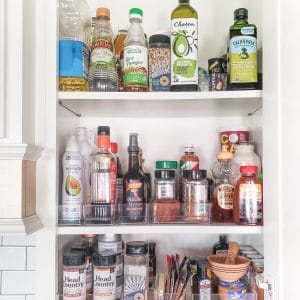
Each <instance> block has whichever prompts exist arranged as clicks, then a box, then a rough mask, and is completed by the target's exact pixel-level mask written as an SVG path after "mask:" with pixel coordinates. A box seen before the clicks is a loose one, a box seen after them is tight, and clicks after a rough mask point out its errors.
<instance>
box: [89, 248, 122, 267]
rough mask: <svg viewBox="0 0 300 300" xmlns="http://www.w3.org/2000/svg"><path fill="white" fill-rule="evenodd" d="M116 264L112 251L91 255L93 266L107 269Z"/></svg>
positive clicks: (115, 255)
mask: <svg viewBox="0 0 300 300" xmlns="http://www.w3.org/2000/svg"><path fill="white" fill-rule="evenodd" d="M116 262H117V254H116V253H113V252H112V251H103V252H100V253H95V254H94V255H93V264H95V265H96V266H106V267H109V266H111V265H114V264H115V263H116Z"/></svg>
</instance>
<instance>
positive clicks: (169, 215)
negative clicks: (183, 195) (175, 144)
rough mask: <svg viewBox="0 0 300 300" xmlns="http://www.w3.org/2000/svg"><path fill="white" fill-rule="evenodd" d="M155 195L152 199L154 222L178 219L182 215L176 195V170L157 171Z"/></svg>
mask: <svg viewBox="0 0 300 300" xmlns="http://www.w3.org/2000/svg"><path fill="white" fill-rule="evenodd" d="M154 195H155V196H154V199H153V201H152V219H153V222H154V223H156V222H157V223H161V222H175V221H177V219H178V217H179V216H180V202H179V200H178V199H177V197H176V171H174V170H156V171H155V180H154Z"/></svg>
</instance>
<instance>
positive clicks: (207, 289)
mask: <svg viewBox="0 0 300 300" xmlns="http://www.w3.org/2000/svg"><path fill="white" fill-rule="evenodd" d="M199 295H200V299H201V300H210V299H211V298H210V297H211V283H210V280H208V279H203V280H200V281H199Z"/></svg>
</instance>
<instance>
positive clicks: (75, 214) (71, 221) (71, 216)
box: [58, 204, 82, 226]
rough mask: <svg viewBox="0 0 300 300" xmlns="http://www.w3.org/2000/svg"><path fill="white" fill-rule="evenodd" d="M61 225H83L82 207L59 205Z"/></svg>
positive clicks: (59, 221)
mask: <svg viewBox="0 0 300 300" xmlns="http://www.w3.org/2000/svg"><path fill="white" fill-rule="evenodd" d="M58 223H59V225H67V226H70V225H77V226H78V225H81V224H82V205H73V204H70V205H59V206H58Z"/></svg>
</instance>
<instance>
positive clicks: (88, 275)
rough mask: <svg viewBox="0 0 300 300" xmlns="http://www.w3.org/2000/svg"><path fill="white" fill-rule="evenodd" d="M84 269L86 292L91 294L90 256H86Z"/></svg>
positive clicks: (91, 270) (91, 264)
mask: <svg viewBox="0 0 300 300" xmlns="http://www.w3.org/2000/svg"><path fill="white" fill-rule="evenodd" d="M85 270H86V293H87V294H92V292H93V263H92V257H91V256H87V257H86V264H85Z"/></svg>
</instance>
